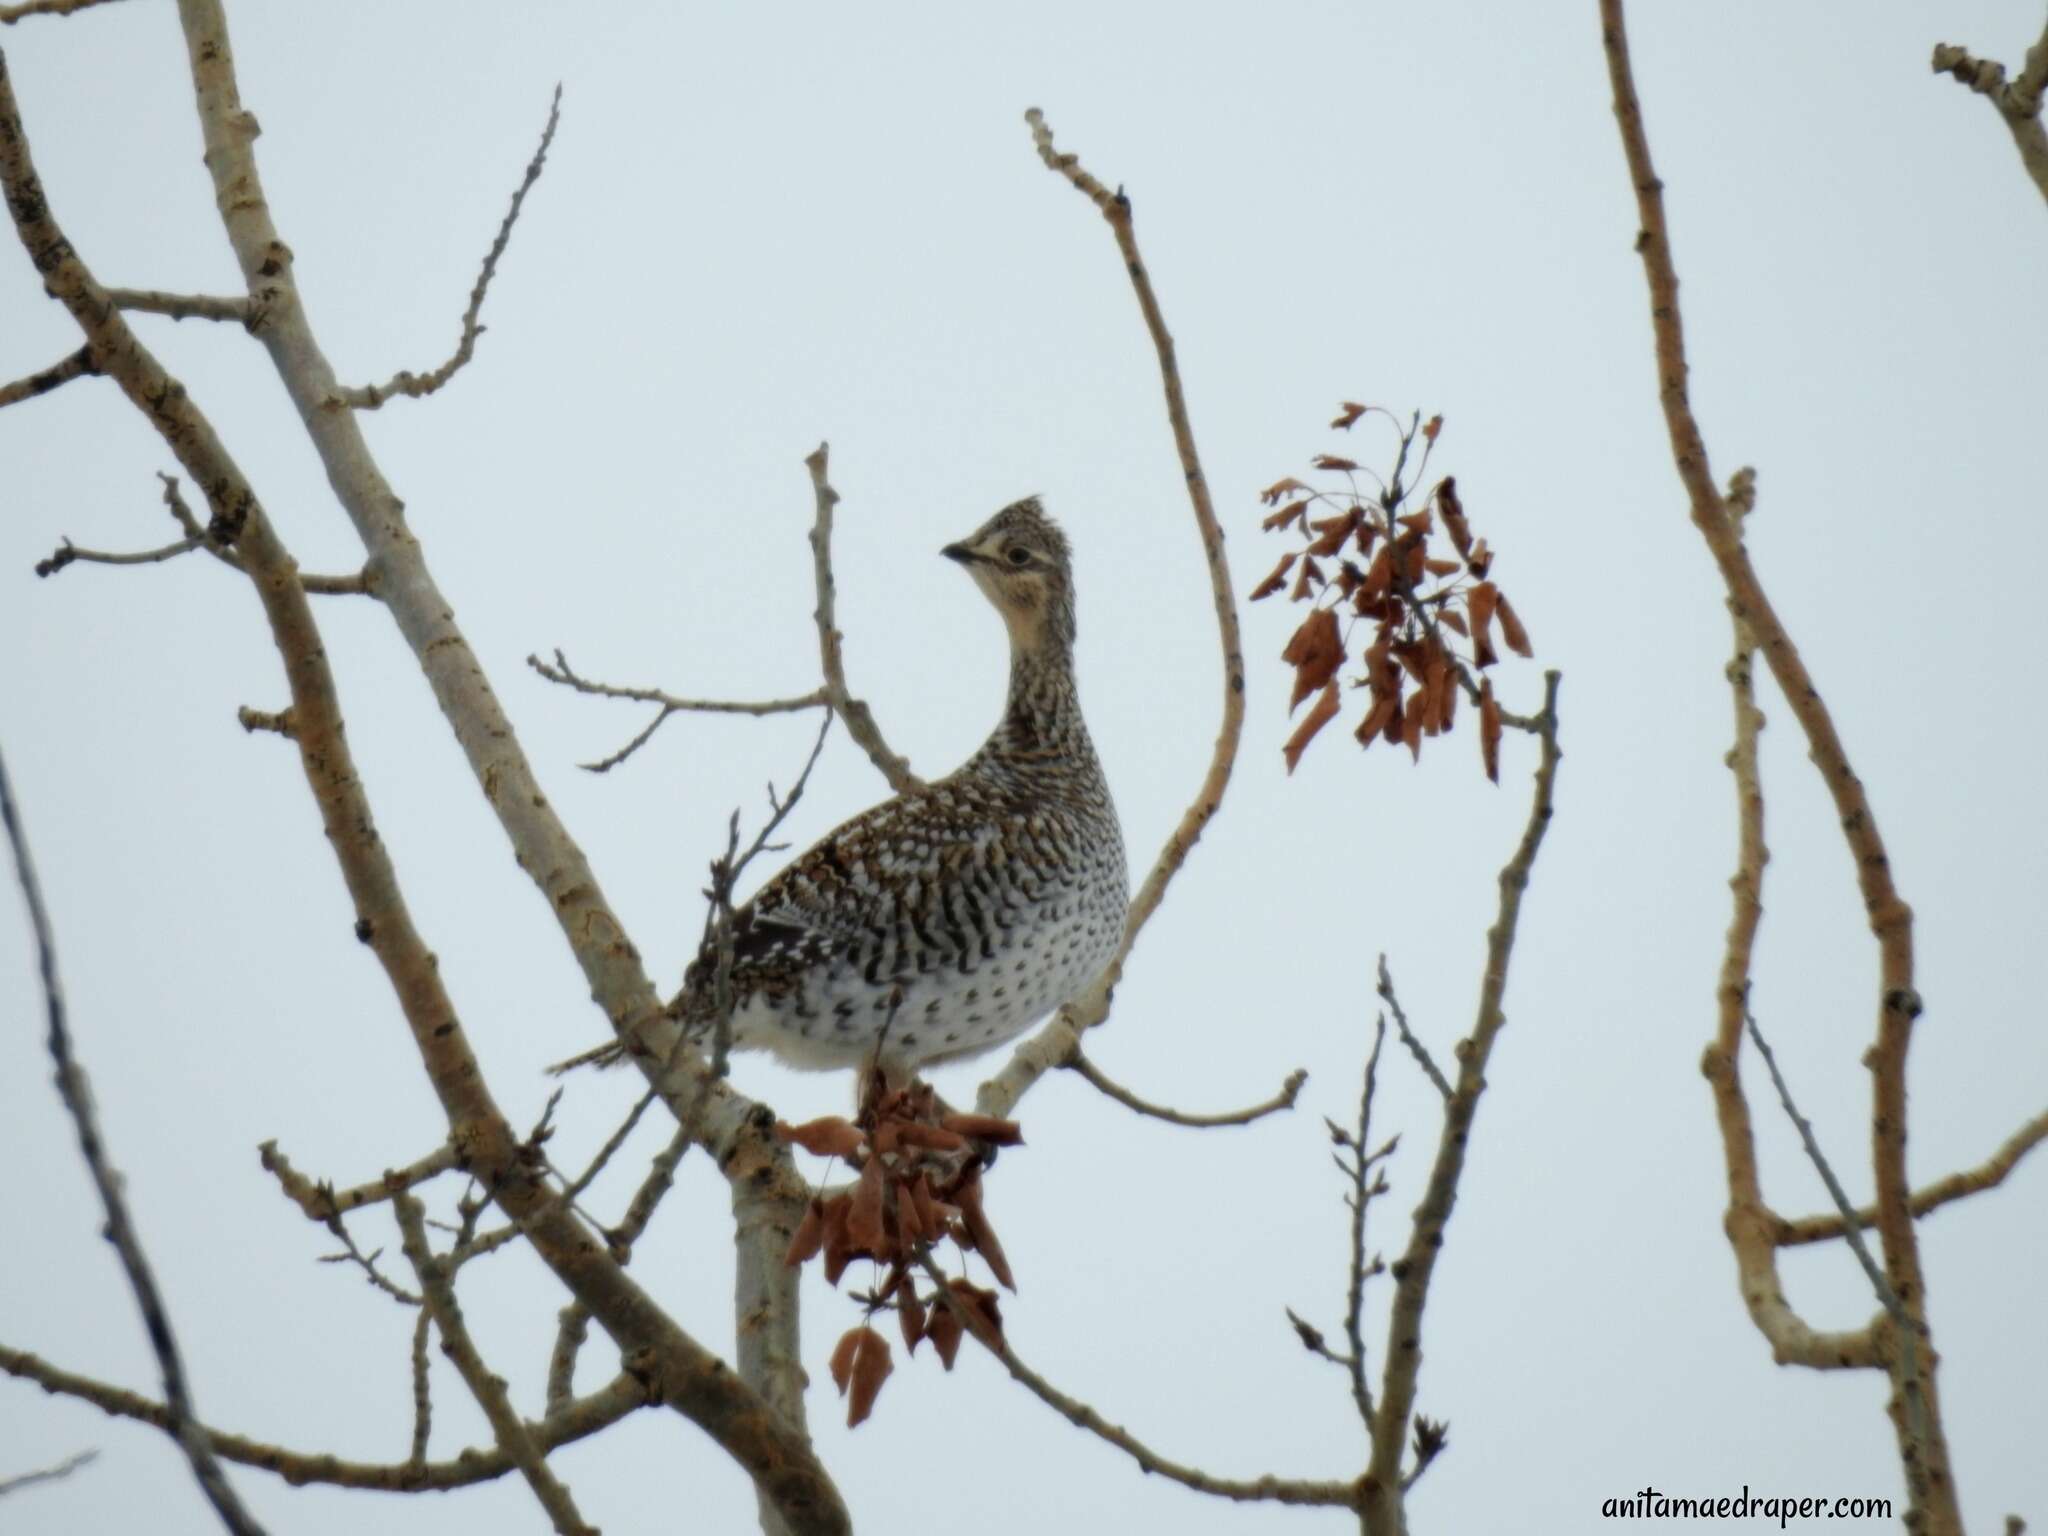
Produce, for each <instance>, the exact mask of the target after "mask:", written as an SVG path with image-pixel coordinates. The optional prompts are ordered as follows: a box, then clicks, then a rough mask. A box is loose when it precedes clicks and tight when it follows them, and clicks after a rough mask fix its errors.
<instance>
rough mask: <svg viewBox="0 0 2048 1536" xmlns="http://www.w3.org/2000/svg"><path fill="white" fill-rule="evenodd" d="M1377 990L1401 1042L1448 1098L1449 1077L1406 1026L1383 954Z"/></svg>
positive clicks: (1390, 972)
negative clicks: (1389, 1012)
mask: <svg viewBox="0 0 2048 1536" xmlns="http://www.w3.org/2000/svg"><path fill="white" fill-rule="evenodd" d="M1378 990H1379V994H1380V998H1381V1000H1382V1001H1383V1002H1385V1003H1386V1005H1387V1007H1388V1008H1389V1009H1390V1010H1392V1012H1393V1015H1394V1030H1395V1033H1397V1034H1398V1035H1400V1037H1401V1043H1402V1044H1403V1045H1405V1046H1407V1047H1408V1054H1409V1055H1411V1056H1413V1057H1414V1058H1415V1060H1416V1064H1417V1065H1419V1066H1420V1067H1421V1068H1422V1070H1423V1073H1424V1074H1425V1075H1426V1076H1427V1077H1428V1078H1429V1080H1430V1081H1431V1082H1432V1083H1435V1084H1436V1091H1437V1092H1438V1093H1440V1094H1442V1095H1443V1096H1444V1097H1445V1098H1447V1099H1448V1098H1449V1097H1450V1096H1451V1083H1450V1079H1449V1078H1447V1077H1445V1076H1444V1074H1443V1069H1442V1068H1440V1067H1439V1066H1437V1064H1436V1058H1435V1057H1434V1056H1432V1055H1430V1054H1429V1047H1427V1046H1426V1045H1424V1044H1423V1043H1422V1042H1421V1041H1420V1040H1418V1039H1417V1038H1416V1037H1415V1032H1414V1031H1413V1030H1411V1029H1410V1028H1409V1027H1408V1012H1407V1010H1406V1009H1405V1008H1403V1007H1402V1006H1401V999H1400V998H1398V997H1396V996H1395V995H1394V973H1393V972H1392V971H1390V970H1388V969H1387V957H1386V956H1385V955H1381V956H1380V979H1379V989H1378Z"/></svg>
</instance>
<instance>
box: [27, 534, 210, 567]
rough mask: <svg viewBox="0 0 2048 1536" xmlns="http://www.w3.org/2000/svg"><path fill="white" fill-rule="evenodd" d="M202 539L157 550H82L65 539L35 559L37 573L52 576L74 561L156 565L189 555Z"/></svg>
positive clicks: (87, 563) (97, 563)
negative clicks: (53, 549)
mask: <svg viewBox="0 0 2048 1536" xmlns="http://www.w3.org/2000/svg"><path fill="white" fill-rule="evenodd" d="M205 542H206V540H205V538H204V537H203V536H202V537H200V538H196V539H179V540H178V541H177V542H176V543H175V544H165V545H163V546H162V547H161V548H158V549H142V550H136V551H134V552H132V553H128V552H110V551H107V550H100V549H81V548H79V547H78V546H77V545H76V544H74V543H72V542H71V541H70V540H69V539H66V540H64V541H63V542H62V543H61V544H59V545H58V546H57V548H56V552H55V553H53V554H51V555H48V556H46V557H45V558H44V559H41V560H38V561H37V562H36V574H37V575H38V576H54V575H56V574H57V573H58V572H59V571H61V570H63V569H64V567H65V566H67V565H71V564H73V563H74V562H82V563H83V564H86V565H156V564H158V563H160V562H162V561H165V560H175V559H177V557H178V556H180V555H189V554H191V553H192V551H193V550H195V549H197V548H199V546H200V545H202V544H204V543H205Z"/></svg>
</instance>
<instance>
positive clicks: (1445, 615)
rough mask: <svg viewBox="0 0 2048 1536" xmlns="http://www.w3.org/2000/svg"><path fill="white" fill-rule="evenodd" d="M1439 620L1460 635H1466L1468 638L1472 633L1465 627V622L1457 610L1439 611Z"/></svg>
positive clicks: (1443, 609) (1446, 609) (1445, 609)
mask: <svg viewBox="0 0 2048 1536" xmlns="http://www.w3.org/2000/svg"><path fill="white" fill-rule="evenodd" d="M1437 619H1438V621H1439V622H1441V623H1443V624H1446V625H1448V626H1449V627H1450V628H1452V629H1455V630H1456V631H1457V632H1458V633H1459V634H1461V635H1465V636H1467V637H1468V638H1469V637H1470V635H1471V633H1472V631H1471V630H1469V629H1467V628H1466V627H1465V620H1464V619H1463V618H1462V617H1461V616H1460V615H1459V614H1458V612H1457V611H1456V610H1455V609H1451V608H1442V609H1439V610H1438V611H1437Z"/></svg>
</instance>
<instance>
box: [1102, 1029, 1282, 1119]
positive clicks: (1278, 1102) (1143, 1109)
mask: <svg viewBox="0 0 2048 1536" xmlns="http://www.w3.org/2000/svg"><path fill="white" fill-rule="evenodd" d="M1065 1066H1066V1069H1067V1070H1068V1071H1069V1072H1074V1073H1077V1074H1079V1075H1080V1076H1081V1077H1083V1078H1086V1079H1087V1080H1088V1081H1089V1082H1090V1083H1093V1084H1094V1085H1095V1086H1096V1087H1097V1088H1099V1089H1101V1090H1102V1092H1104V1093H1105V1094H1107V1095H1108V1096H1109V1097H1110V1098H1112V1099H1115V1100H1116V1101H1117V1103H1119V1104H1121V1105H1123V1106H1124V1108H1126V1109H1129V1110H1134V1111H1135V1112H1137V1113H1138V1114H1141V1115H1145V1116H1148V1117H1149V1118H1151V1119H1154V1120H1164V1121H1165V1122H1166V1123H1167V1124H1169V1125H1185V1126H1190V1127H1192V1128H1194V1129H1196V1130H1208V1129H1210V1128H1212V1127H1215V1126H1223V1125H1250V1124H1251V1123H1252V1122H1253V1121H1254V1120H1263V1119H1265V1117H1266V1116H1268V1115H1272V1114H1278V1113H1279V1112H1280V1111H1281V1110H1283V1109H1292V1108H1294V1101H1295V1100H1296V1099H1298V1098H1299V1097H1300V1096H1301V1085H1302V1084H1303V1083H1306V1082H1307V1081H1308V1073H1306V1072H1304V1071H1301V1070H1299V1069H1297V1070H1295V1071H1293V1072H1290V1073H1288V1074H1287V1081H1286V1082H1284V1083H1282V1084H1281V1085H1280V1091H1279V1092H1278V1093H1276V1094H1274V1095H1273V1097H1272V1098H1270V1099H1267V1100H1266V1101H1265V1102H1264V1103H1262V1104H1254V1105H1252V1106H1251V1107H1250V1108H1249V1109H1233V1110H1229V1111H1226V1112H1225V1113H1223V1114H1217V1115H1191V1114H1188V1113H1187V1112H1186V1111H1185V1110H1179V1109H1169V1108H1167V1107H1166V1106H1165V1105H1163V1104H1153V1103H1149V1102H1148V1101H1146V1100H1144V1099H1141V1098H1139V1097H1138V1096H1137V1095H1136V1094H1135V1093H1133V1092H1131V1090H1130V1089H1128V1088H1126V1087H1124V1086H1123V1085H1122V1084H1121V1083H1118V1082H1117V1081H1116V1080H1115V1079H1113V1078H1111V1077H1110V1076H1109V1075H1108V1074H1107V1073H1105V1072H1104V1071H1103V1070H1102V1068H1100V1067H1098V1066H1096V1065H1095V1063H1094V1062H1092V1061H1090V1060H1089V1059H1088V1058H1087V1057H1086V1056H1084V1055H1082V1054H1081V1052H1080V1050H1079V1049H1078V1048H1077V1049H1076V1050H1075V1052H1074V1055H1073V1059H1072V1060H1070V1061H1068V1062H1066V1063H1065Z"/></svg>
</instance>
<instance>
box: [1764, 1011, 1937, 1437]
mask: <svg viewBox="0 0 2048 1536" xmlns="http://www.w3.org/2000/svg"><path fill="white" fill-rule="evenodd" d="M1745 1022H1746V1023H1747V1024H1748V1026H1749V1038H1750V1039H1751V1040H1753V1041H1755V1042H1756V1048H1757V1053H1758V1054H1759V1055H1761V1056H1762V1057H1763V1059H1764V1065H1765V1066H1766V1067H1767V1068H1769V1069H1770V1074H1771V1082H1772V1084H1773V1086H1775V1087H1776V1088H1777V1090H1778V1102H1779V1103H1780V1104H1782V1105H1784V1106H1785V1114H1786V1116H1787V1118H1789V1119H1790V1120H1791V1122H1792V1125H1793V1128H1794V1129H1795V1130H1797V1131H1798V1132H1799V1140H1800V1142H1801V1144H1802V1145H1803V1146H1804V1147H1805V1148H1806V1157H1807V1161H1809V1162H1811V1163H1812V1164H1813V1166H1814V1168H1815V1169H1816V1170H1817V1171H1818V1172H1819V1173H1820V1178H1821V1182H1822V1183H1823V1184H1825V1185H1827V1188H1828V1194H1829V1195H1831V1196H1832V1197H1833V1198H1834V1202H1835V1209H1836V1210H1838V1211H1839V1212H1841V1214H1842V1216H1843V1218H1844V1219H1845V1220H1846V1219H1847V1218H1848V1217H1849V1216H1850V1215H1851V1214H1852V1213H1853V1211H1854V1209H1855V1207H1853V1206H1852V1205H1850V1204H1849V1193H1848V1191H1847V1190H1845V1189H1843V1188H1842V1181H1841V1180H1840V1179H1838V1178H1836V1177H1835V1170H1834V1167H1833V1165H1831V1164H1830V1163H1829V1162H1828V1160H1827V1154H1826V1153H1824V1152H1822V1151H1821V1149H1820V1139H1819V1138H1818V1137H1817V1136H1815V1135H1814V1134H1813V1122H1812V1121H1811V1120H1808V1119H1807V1118H1806V1116H1804V1115H1802V1114H1800V1113H1799V1106H1798V1105H1797V1104H1795V1103H1793V1102H1792V1086H1791V1084H1789V1083H1787V1082H1786V1081H1785V1074H1784V1073H1783V1072H1781V1071H1779V1070H1778V1057H1777V1053H1776V1052H1775V1051H1773V1050H1772V1049H1771V1044H1770V1042H1769V1041H1768V1040H1766V1039H1764V1032H1763V1031H1762V1030H1761V1029H1759V1028H1757V1023H1756V1015H1755V1014H1751V1015H1749V1017H1748V1018H1747V1020H1746V1021H1745ZM1842 1235H1843V1236H1844V1237H1846V1238H1848V1240H1849V1247H1850V1249H1851V1251H1852V1252H1854V1253H1855V1255H1856V1262H1857V1263H1858V1264H1861V1265H1862V1266H1863V1273H1864V1274H1865V1275H1866V1276H1868V1277H1869V1280H1870V1288H1871V1289H1872V1290H1873V1291H1875V1292H1876V1293H1877V1299H1878V1301H1879V1303H1881V1304H1882V1305H1883V1307H1884V1309H1885V1311H1886V1312H1887V1313H1888V1314H1889V1315H1890V1317H1891V1320H1892V1327H1893V1330H1894V1331H1893V1338H1894V1339H1895V1340H1896V1341H1897V1348H1898V1349H1899V1350H1900V1352H1901V1353H1902V1354H1903V1356H1904V1357H1905V1358H1904V1361H1903V1363H1902V1367H1901V1374H1902V1375H1903V1376H1904V1377H1905V1379H1906V1380H1908V1381H1917V1380H1918V1379H1919V1369H1918V1365H1917V1363H1916V1362H1915V1361H1914V1359H1913V1353H1914V1350H1915V1348H1916V1347H1917V1344H1918V1340H1917V1339H1916V1338H1915V1337H1914V1332H1913V1323H1912V1319H1911V1318H1909V1317H1907V1316H1906V1309H1905V1307H1904V1306H1903V1305H1902V1304H1901V1303H1900V1301H1899V1297H1898V1293H1897V1292H1896V1291H1894V1290H1893V1289H1892V1288H1891V1284H1890V1282H1889V1281H1887V1280H1886V1279H1885V1277H1884V1271H1883V1270H1881V1269H1879V1268H1878V1267H1877V1260H1875V1259H1873V1258H1872V1257H1871V1256H1870V1249H1869V1247H1868V1245H1866V1244H1865V1243H1864V1241H1863V1234H1862V1233H1861V1232H1860V1231H1858V1230H1857V1229H1856V1228H1855V1227H1853V1226H1851V1227H1848V1228H1845V1229H1844V1231H1843V1234H1842ZM1906 1411H1907V1412H1908V1413H1910V1414H1918V1413H1921V1412H1924V1411H1925V1406H1924V1404H1923V1403H1922V1402H1921V1399H1920V1397H1919V1395H1918V1394H1917V1393H1915V1394H1913V1395H1912V1396H1909V1397H1908V1398H1907V1400H1906ZM1913 1434H1914V1436H1915V1438H1919V1439H1924V1438H1925V1437H1926V1434H1927V1427H1926V1425H1924V1424H1919V1423H1916V1424H1914V1426H1913Z"/></svg>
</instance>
